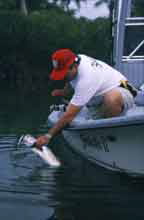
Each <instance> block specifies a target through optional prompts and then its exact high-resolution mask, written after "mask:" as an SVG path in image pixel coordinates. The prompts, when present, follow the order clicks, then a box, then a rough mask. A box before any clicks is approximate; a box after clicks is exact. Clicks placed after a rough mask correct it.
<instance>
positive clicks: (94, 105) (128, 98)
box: [87, 87, 135, 119]
mask: <svg viewBox="0 0 144 220" xmlns="http://www.w3.org/2000/svg"><path fill="white" fill-rule="evenodd" d="M115 89H117V90H118V91H119V92H120V93H121V96H122V98H123V102H124V109H123V111H122V113H121V114H120V116H122V115H124V114H125V113H126V111H127V110H129V109H130V108H132V107H134V105H135V103H134V97H133V95H132V94H131V93H130V91H129V90H127V89H125V88H122V87H117V88H115ZM102 103H103V97H102V96H95V97H93V98H92V99H91V100H90V102H89V103H88V104H87V107H88V109H89V112H90V114H91V116H92V118H93V119H98V118H102V116H101V106H102Z"/></svg>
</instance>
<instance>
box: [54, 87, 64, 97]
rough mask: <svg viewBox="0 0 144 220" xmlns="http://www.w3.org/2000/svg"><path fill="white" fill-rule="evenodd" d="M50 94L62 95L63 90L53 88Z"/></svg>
mask: <svg viewBox="0 0 144 220" xmlns="http://www.w3.org/2000/svg"><path fill="white" fill-rule="evenodd" d="M51 95H52V96H64V95H65V94H64V90H63V89H55V90H53V91H52V93H51Z"/></svg>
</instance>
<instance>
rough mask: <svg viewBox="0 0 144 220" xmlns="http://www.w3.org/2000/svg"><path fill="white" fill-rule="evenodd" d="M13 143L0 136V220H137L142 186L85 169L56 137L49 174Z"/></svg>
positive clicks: (140, 212) (93, 168)
mask: <svg viewBox="0 0 144 220" xmlns="http://www.w3.org/2000/svg"><path fill="white" fill-rule="evenodd" d="M43 129H44V128H43ZM43 131H44V130H43ZM40 133H41V131H40ZM18 138H19V135H18V134H16V133H15V134H1V135H0V167H1V169H0V198H1V199H0V210H2V211H1V212H0V217H1V219H10V217H11V216H13V218H14V219H21V220H24V219H27V220H29V219H35V220H37V219H42V220H49V219H50V220H85V219H86V220H87V219H91V218H93V219H105V218H107V217H109V218H111V219H115V218H117V219H124V217H125V219H129V218H130V217H131V219H135V220H136V219H140V218H141V219H143V217H144V214H143V202H144V188H143V181H142V180H141V181H137V180H136V181H135V180H134V179H131V178H128V177H125V176H121V175H119V174H115V173H113V172H109V171H106V170H105V169H103V168H100V167H96V166H93V165H92V164H89V162H87V161H86V160H84V159H82V158H81V157H79V156H78V155H77V154H75V153H74V152H72V151H71V149H70V148H69V146H68V145H67V143H65V141H64V140H63V138H62V137H61V136H59V137H57V138H56V139H55V140H54V141H53V142H52V144H51V145H52V146H51V148H52V149H53V151H54V152H55V154H56V155H57V156H58V157H59V158H60V159H61V161H62V166H61V167H60V168H51V167H49V166H48V165H46V164H45V163H44V162H43V161H42V160H41V159H40V158H39V157H38V156H37V155H35V154H34V153H33V152H32V151H31V150H30V149H29V148H24V147H22V148H17V144H16V143H17V141H18ZM8 212H9V213H8ZM21 213H23V216H22V215H21Z"/></svg>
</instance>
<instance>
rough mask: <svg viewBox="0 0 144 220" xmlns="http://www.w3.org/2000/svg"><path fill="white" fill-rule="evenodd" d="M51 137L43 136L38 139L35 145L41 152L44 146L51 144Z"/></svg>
mask: <svg viewBox="0 0 144 220" xmlns="http://www.w3.org/2000/svg"><path fill="white" fill-rule="evenodd" d="M50 139H51V138H50V137H48V136H47V135H43V136H40V137H38V138H37V141H36V143H35V145H36V147H37V148H38V149H40V150H42V146H43V145H47V144H48V143H49V142H50Z"/></svg>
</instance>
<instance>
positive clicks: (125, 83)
mask: <svg viewBox="0 0 144 220" xmlns="http://www.w3.org/2000/svg"><path fill="white" fill-rule="evenodd" d="M119 86H120V87H122V88H125V89H127V90H129V91H130V93H131V94H132V95H133V97H135V96H136V95H137V89H136V88H135V87H134V86H133V85H131V84H130V83H129V82H128V81H126V80H121V81H120V85H119Z"/></svg>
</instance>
